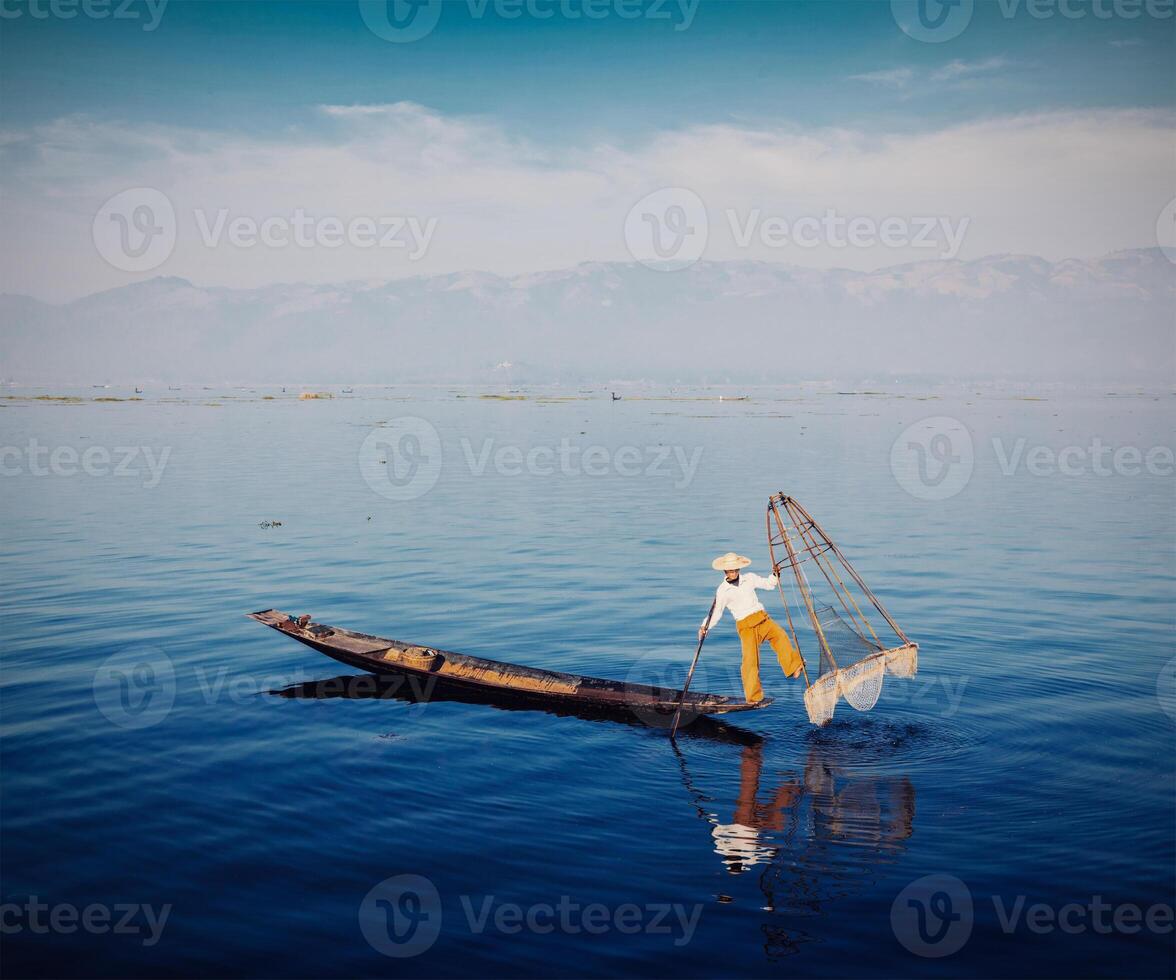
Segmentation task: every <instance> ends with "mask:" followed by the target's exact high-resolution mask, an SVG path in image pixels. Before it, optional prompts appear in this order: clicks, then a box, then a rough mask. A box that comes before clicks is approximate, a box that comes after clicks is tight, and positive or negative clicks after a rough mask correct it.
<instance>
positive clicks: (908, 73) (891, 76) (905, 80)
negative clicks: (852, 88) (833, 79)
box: [849, 68, 915, 88]
mask: <svg viewBox="0 0 1176 980" xmlns="http://www.w3.org/2000/svg"><path fill="white" fill-rule="evenodd" d="M849 78H850V81H854V82H867V83H869V84H871V85H885V86H887V87H888V88H906V87H907V86H908V85H910V83H911V82H912V81H914V79H915V72H914V69H913V68H887V69H884V70H882V71H868V72H865V73H864V74H862V75H850V76H849Z"/></svg>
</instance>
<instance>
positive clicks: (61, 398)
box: [4, 395, 85, 405]
mask: <svg viewBox="0 0 1176 980" xmlns="http://www.w3.org/2000/svg"><path fill="white" fill-rule="evenodd" d="M4 400H5V401H10V402H57V403H59V404H61V405H80V404H82V402H83V401H85V399H84V398H78V397H76V396H74V395H5V396H4Z"/></svg>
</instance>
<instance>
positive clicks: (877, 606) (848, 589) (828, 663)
mask: <svg viewBox="0 0 1176 980" xmlns="http://www.w3.org/2000/svg"><path fill="white" fill-rule="evenodd" d="M768 547H769V549H770V550H771V552H772V564H773V566H774V567H779V568H780V573H781V585H780V595H781V598H783V599H784V608H785V612H786V614H787V616H788V627H789V632H790V633H791V635H792V640H793V642H794V643H796V644H797V649H800V644H799V642H798V639H797V636H796V625H795V623H794V622H793V619H792V612H791V609H790V608H789V604H788V597H787V595H786V594H785V590H784V579H785V578H788V579H794V581H790V587H793V591H794V596H795V598H796V599H797V607H798V609H803V610H804V612H805V613H806V614H807V619H808V621H809V625H810V626H811V629H812V638H813V640H815V641H816V644H817V647H818V649H819V650H820V657H819V661H818V670H817V676H816V678H815V679H814V678H811V677H810V676H809V675H808V669H807V667H806V669H805V680H806V683H807V685H808V686H807V688H806V690H805V692H804V704H805V710H806V711H807V712H808V716H809V721H811V722H812V723H813V724H814V725H824V724H827V723H828V722H829V721H830V719H832V717H833V712H834V710H835V709H836V707H837V700H838V698H843V699H844V700H845V701H847V702H848V703H849V705H850V707H852V708H855V709H856V710H858V711H869V710H870V709H871V708H873V707H874V705H876V704H877V703H878V698H879V696H880V695H881V693H882V681H883V678H884V677H885V675H886V674H891V675H892V676H895V677H913V676H914V675H915V671H916V670H917V669H918V645H917V644H915V643H912V642H910V641H909V640H908V639H907V638H906V636H905V634H903V632H902V630H900V629H899V628H898V626H897V624H896V623H895V622H894V620H892V619H891V618H890V616H889V614H888V613H887V612H886V610H885V609H883V608H882V605H881V603H880V602H879V601H878V599H877V597H875V595H874V594H873V593H872V592H871V591H870V589H869V587H868V586H867V585H866V584H865V582H863V581H862V580H861V578H860V576H858V574H857V572H856V571H854V569H853V566H851V565H850V564H849V562H848V561H847V560H846V559H845V556H844V555H842V554H841V551H840V550H839V549H838V548H837V546H836V545H835V544H834V543H833V542H832V541H831V540H830V539H829V538H828V536H826V534H825V532H824V531H823V530H822V529H821V527H820V526H819V525H818V524H817V522H816V521H815V520H813V518H812V517H810V516H809V514H808V512H807V511H806V510H805V509H804V508H803V507H801V506H800V505H799V504H798V503H797V502H796V501H795V500H793V499H792V498H791V497H786V496H784V495H783V494H776V495H775V496H774V497H772V498H771V500H770V501H769V502H768ZM778 552H779V554H778ZM806 563H807V564H808V565H809V567H810V569H811V570H812V574H811V575H810V574H809V573H808V572H806V570H805V567H804V566H805V564H806ZM789 570H790V571H791V573H792V575H789V574H788V572H789ZM814 582H815V583H816V584H817V586H818V587H819V589H820V598H818V596H817V594H816V592H815V590H814V586H813V583H814ZM826 595H827V596H828V600H826V598H825V596H826ZM866 609H871V610H872V611H873V612H875V613H876V614H880V615H881V617H882V619H883V620H884V621H885V624H886V625H885V626H884V627H882V629H883V631H884V632H886V631H887V628H888V629H889V631H890V632H892V633H893V635H894V637H895V641H890V642H884V641H883V640H882V639H880V638H879V636H878V633H877V632H876V631H875V628H874V626H873V625H872V624H871V623H870V621H869V619H868V618H867V616H866V612H865V610H866ZM802 621H803V620H802Z"/></svg>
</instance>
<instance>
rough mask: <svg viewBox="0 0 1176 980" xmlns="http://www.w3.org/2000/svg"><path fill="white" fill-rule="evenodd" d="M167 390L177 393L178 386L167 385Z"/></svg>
mask: <svg viewBox="0 0 1176 980" xmlns="http://www.w3.org/2000/svg"><path fill="white" fill-rule="evenodd" d="M167 390H168V391H179V390H180V386H179V385H168V386H167Z"/></svg>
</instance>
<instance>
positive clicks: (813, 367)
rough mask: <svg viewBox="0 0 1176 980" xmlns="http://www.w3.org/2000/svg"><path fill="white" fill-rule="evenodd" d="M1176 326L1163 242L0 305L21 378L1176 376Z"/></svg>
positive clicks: (10, 366)
mask: <svg viewBox="0 0 1176 980" xmlns="http://www.w3.org/2000/svg"><path fill="white" fill-rule="evenodd" d="M1174 338H1176V265H1174V264H1173V263H1172V262H1170V261H1169V260H1168V259H1167V258H1166V257H1165V255H1164V253H1162V252H1161V251H1160V250H1159V249H1140V250H1132V251H1124V252H1116V253H1114V254H1111V255H1108V256H1105V257H1103V258H1100V259H1093V260H1078V259H1069V260H1066V261H1063V262H1056V263H1051V262H1048V261H1046V260H1044V259H1041V258H1036V257H1033V256H1025V255H999V256H990V257H987V258H983V259H978V260H975V261H970V262H964V261H928V262H919V263H913V264H907V265H900V266H894V267H891V268H886V269H882V270H878V271H874V272H853V271H849V270H843V269H832V270H817V269H806V268H801V267H798V266H790V265H776V264H771V263H764V262H699V263H698V264H697V265H694V266H692V267H690V268H688V269H685V270H679V271H675V272H660V271H655V270H651V269H647V268H645V267H643V266H640V265H637V264H635V263H595V262H593V263H585V264H582V265H578V266H576V267H575V268H571V269H565V270H560V271H555V272H539V273H533V274H529V275H519V276H513V277H502V276H497V275H492V274H489V273H482V272H470V273H458V274H450V275H438V276H430V277H418V278H412V279H399V280H394V281H389V282H347V283H341V284H337V285H299V284H293V285H274V286H265V287H260V288H255V289H230V288H220V287H203V286H198V285H194V284H192V283H190V282H188V281H186V280H184V279H177V278H156V279H151V280H148V281H145V282H140V283H136V284H134V285H129V286H123V287H119V288H117V289H111V290H108V291H106V292H102V293H96V294H94V295H92V296H87V297H85V298H83V299H79V300H76V301H74V302H71V303H68V304H65V305H61V306H54V305H50V304H47V303H43V302H41V301H39V300H36V299H33V298H31V297H28V296H20V295H9V294H5V295H0V374H2V376H3V377H4V378H9V379H16V380H17V381H20V382H30V383H34V382H53V383H71V382H75V383H91V382H106V381H111V382H131V381H251V382H274V383H281V382H285V381H298V380H320V381H322V382H325V383H326V382H359V383H366V382H388V383H392V382H409V381H478V382H488V381H493V380H504V381H511V382H546V381H567V382H575V381H581V382H583V381H590V380H597V381H607V380H618V379H648V380H652V381H675V380H680V381H711V382H723V381H738V382H749V383H750V382H760V381H786V380H802V379H812V378H863V377H888V376H911V375H933V376H941V377H949V378H950V377H1005V378H1030V379H1040V380H1063V381H1064V380H1075V381H1079V380H1096V379H1098V380H1116V381H1124V380H1126V381H1138V382H1140V383H1155V382H1158V383H1169V382H1171V381H1172V379H1173V368H1174Z"/></svg>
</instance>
